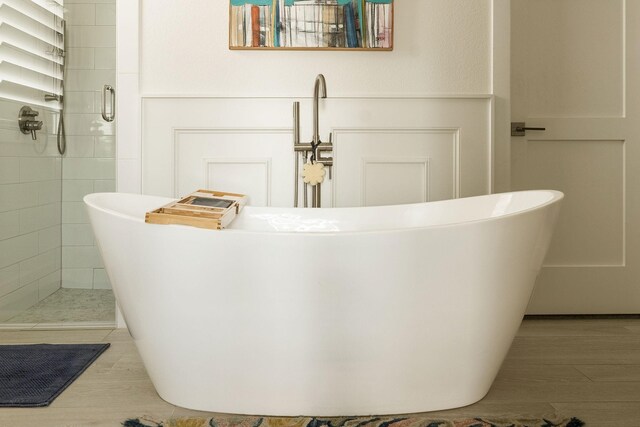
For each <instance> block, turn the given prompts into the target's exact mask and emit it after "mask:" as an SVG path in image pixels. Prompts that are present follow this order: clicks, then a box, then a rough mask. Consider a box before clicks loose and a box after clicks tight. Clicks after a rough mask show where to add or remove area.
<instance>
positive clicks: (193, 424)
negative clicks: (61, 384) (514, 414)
mask: <svg viewBox="0 0 640 427" xmlns="http://www.w3.org/2000/svg"><path fill="white" fill-rule="evenodd" d="M122 425H123V426H124V427H582V426H583V425H584V423H583V422H582V421H580V420H579V419H577V418H570V419H545V418H523V419H498V418H469V419H465V420H439V419H434V418H430V417H427V416H406V417H402V416H397V417H349V418H311V417H295V418H279V417H249V416H217V417H213V418H176V419H170V420H166V421H154V420H153V419H151V418H146V417H142V418H137V419H131V420H127V421H125V422H124V423H122Z"/></svg>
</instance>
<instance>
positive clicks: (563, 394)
mask: <svg viewBox="0 0 640 427" xmlns="http://www.w3.org/2000/svg"><path fill="white" fill-rule="evenodd" d="M38 342H49V343H77V342H111V343H112V346H111V348H110V349H109V350H107V351H106V352H105V353H104V354H103V355H102V356H101V357H100V358H99V359H98V360H97V361H96V362H95V363H94V364H93V365H92V366H91V367H90V368H89V369H88V370H87V371H86V372H85V373H84V374H83V375H82V376H81V377H80V378H79V379H78V380H77V381H75V382H74V383H73V384H72V385H71V386H70V387H69V388H68V389H67V390H66V391H65V392H63V393H62V395H60V396H59V397H58V399H56V400H55V401H54V403H53V404H52V405H51V406H50V407H48V408H33V409H22V408H6V409H2V408H0V426H2V427H22V426H25V427H35V426H47V427H53V426H120V425H121V424H120V423H121V422H122V421H123V420H125V419H126V418H131V417H138V416H141V415H150V416H153V417H154V418H157V419H162V418H167V417H170V416H181V415H190V414H201V413H197V412H194V411H189V410H186V409H182V408H178V407H175V406H173V405H170V404H168V403H166V402H164V401H163V400H162V399H160V398H159V397H158V395H157V394H156V393H155V391H154V389H153V386H152V385H151V382H150V381H149V378H148V377H147V374H146V372H145V370H144V367H143V366H142V363H141V361H140V358H139V356H138V353H137V352H136V349H135V346H134V344H133V342H132V340H131V338H130V337H129V335H128V333H127V332H126V331H124V330H84V331H69V330H67V331H42V330H38V331H0V344H12V343H38ZM554 413H555V414H558V415H560V416H577V417H579V418H581V419H583V420H584V421H586V423H587V426H597V427H605V426H615V427H626V426H629V427H639V426H640V319H578V320H575V319H561V320H557V319H553V320H549V319H546V320H540V319H532V320H525V321H524V322H523V324H522V327H521V328H520V331H519V333H518V336H517V338H516V339H515V341H514V343H513V346H512V348H511V351H510V352H509V355H508V357H507V360H506V361H505V363H504V365H503V367H502V370H501V371H500V374H499V375H498V378H497V379H496V382H495V383H494V385H493V387H492V388H491V391H490V392H489V394H488V395H487V396H486V397H485V398H484V399H483V400H482V401H480V402H478V403H476V404H474V405H471V406H468V407H465V408H460V409H456V410H451V411H444V412H437V413H433V416H434V417H447V418H458V417H465V416H526V415H533V416H541V415H549V414H554Z"/></svg>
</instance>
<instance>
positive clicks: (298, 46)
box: [229, 0, 394, 51]
mask: <svg viewBox="0 0 640 427" xmlns="http://www.w3.org/2000/svg"><path fill="white" fill-rule="evenodd" d="M393 3H394V2H393V0H230V3H229V49H293V50H307V49H320V50H370V51H374V50H377V51H389V50H393Z"/></svg>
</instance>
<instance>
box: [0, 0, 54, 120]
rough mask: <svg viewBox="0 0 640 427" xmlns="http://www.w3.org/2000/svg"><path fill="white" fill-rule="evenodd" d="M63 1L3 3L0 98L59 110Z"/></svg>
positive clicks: (1, 0) (7, 0) (12, 0)
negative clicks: (52, 98)
mask: <svg viewBox="0 0 640 427" xmlns="http://www.w3.org/2000/svg"><path fill="white" fill-rule="evenodd" d="M63 13H64V12H63V7H62V0H0V98H7V99H12V100H15V101H20V102H24V103H28V104H33V105H39V106H42V107H47V108H53V109H60V103H57V102H46V101H45V100H44V95H45V94H46V93H51V94H56V95H61V94H62V93H61V91H62V78H63V63H64V34H63V28H64V26H63V17H64V15H63Z"/></svg>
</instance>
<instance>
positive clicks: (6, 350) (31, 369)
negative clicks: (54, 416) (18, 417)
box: [0, 343, 110, 407]
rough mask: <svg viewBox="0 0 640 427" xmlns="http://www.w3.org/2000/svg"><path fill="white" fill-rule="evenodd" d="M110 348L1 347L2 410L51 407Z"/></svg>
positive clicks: (78, 345) (56, 346)
mask: <svg viewBox="0 0 640 427" xmlns="http://www.w3.org/2000/svg"><path fill="white" fill-rule="evenodd" d="M109 345H110V344H108V343H107V344H32V345H0V407H31V406H48V405H49V404H51V402H53V400H54V399H55V398H56V397H58V395H59V394H60V393H62V391H63V390H64V389H65V388H67V387H68V386H69V384H71V383H72V382H73V381H75V379H76V378H78V377H79V376H80V374H82V373H83V372H84V370H85V369H87V368H88V367H89V365H91V364H92V363H93V361H94V360H96V359H97V358H98V356H100V355H101V354H102V353H103V352H104V351H105V350H106V349H107V348H108V347H109Z"/></svg>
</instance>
